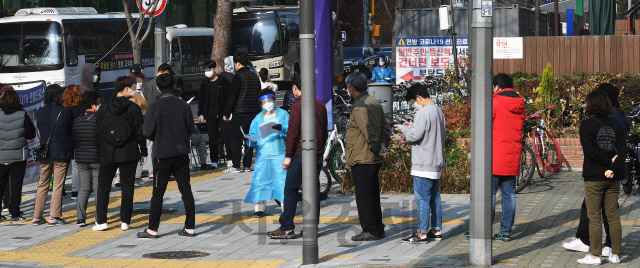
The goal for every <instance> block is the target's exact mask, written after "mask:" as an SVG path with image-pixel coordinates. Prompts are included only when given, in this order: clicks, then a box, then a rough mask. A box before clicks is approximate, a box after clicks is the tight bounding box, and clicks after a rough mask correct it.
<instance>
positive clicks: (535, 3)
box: [534, 0, 540, 36]
mask: <svg viewBox="0 0 640 268" xmlns="http://www.w3.org/2000/svg"><path fill="white" fill-rule="evenodd" d="M534 5H535V6H536V11H535V15H534V17H535V20H536V23H535V27H536V31H535V35H536V36H540V0H534Z"/></svg>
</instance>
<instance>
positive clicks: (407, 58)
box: [396, 36, 469, 83]
mask: <svg viewBox="0 0 640 268" xmlns="http://www.w3.org/2000/svg"><path fill="white" fill-rule="evenodd" d="M456 50H457V53H458V62H463V59H464V58H466V57H467V52H468V51H469V41H468V39H467V37H457V38H456ZM452 51H453V45H452V43H451V37H444V36H436V37H398V38H396V83H400V82H404V81H410V80H413V81H422V80H424V78H425V77H426V76H438V75H443V74H444V73H445V72H444V70H445V69H448V68H453V66H454V64H453V63H454V60H453V59H454V57H453V55H454V54H453V52H452ZM460 67H462V64H460Z"/></svg>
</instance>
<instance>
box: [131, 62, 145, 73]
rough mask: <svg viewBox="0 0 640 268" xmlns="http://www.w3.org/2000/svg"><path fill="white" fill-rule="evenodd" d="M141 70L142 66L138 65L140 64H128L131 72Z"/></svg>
mask: <svg viewBox="0 0 640 268" xmlns="http://www.w3.org/2000/svg"><path fill="white" fill-rule="evenodd" d="M141 71H142V66H140V64H133V65H131V66H129V72H130V73H133V72H139V73H141Z"/></svg>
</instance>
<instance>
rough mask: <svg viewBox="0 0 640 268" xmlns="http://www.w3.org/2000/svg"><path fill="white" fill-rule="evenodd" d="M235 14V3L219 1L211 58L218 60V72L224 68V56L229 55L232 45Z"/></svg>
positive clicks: (214, 23) (214, 24)
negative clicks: (232, 20) (233, 16)
mask: <svg viewBox="0 0 640 268" xmlns="http://www.w3.org/2000/svg"><path fill="white" fill-rule="evenodd" d="M232 15H233V3H231V2H226V1H218V11H217V12H216V17H215V18H214V19H213V28H214V29H216V31H215V33H214V36H213V48H212V51H211V59H212V60H214V61H215V62H216V64H217V65H218V67H217V68H216V69H217V71H218V73H220V72H222V71H223V70H224V58H226V57H227V56H229V46H230V45H231V16H232Z"/></svg>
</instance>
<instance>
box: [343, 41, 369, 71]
mask: <svg viewBox="0 0 640 268" xmlns="http://www.w3.org/2000/svg"><path fill="white" fill-rule="evenodd" d="M342 52H343V54H344V76H347V75H349V74H351V73H353V72H362V73H364V74H365V75H366V76H367V77H368V78H371V72H372V71H373V68H374V67H375V64H376V57H377V54H376V52H375V51H374V50H373V48H372V47H365V46H362V47H345V48H343V50H342Z"/></svg>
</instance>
